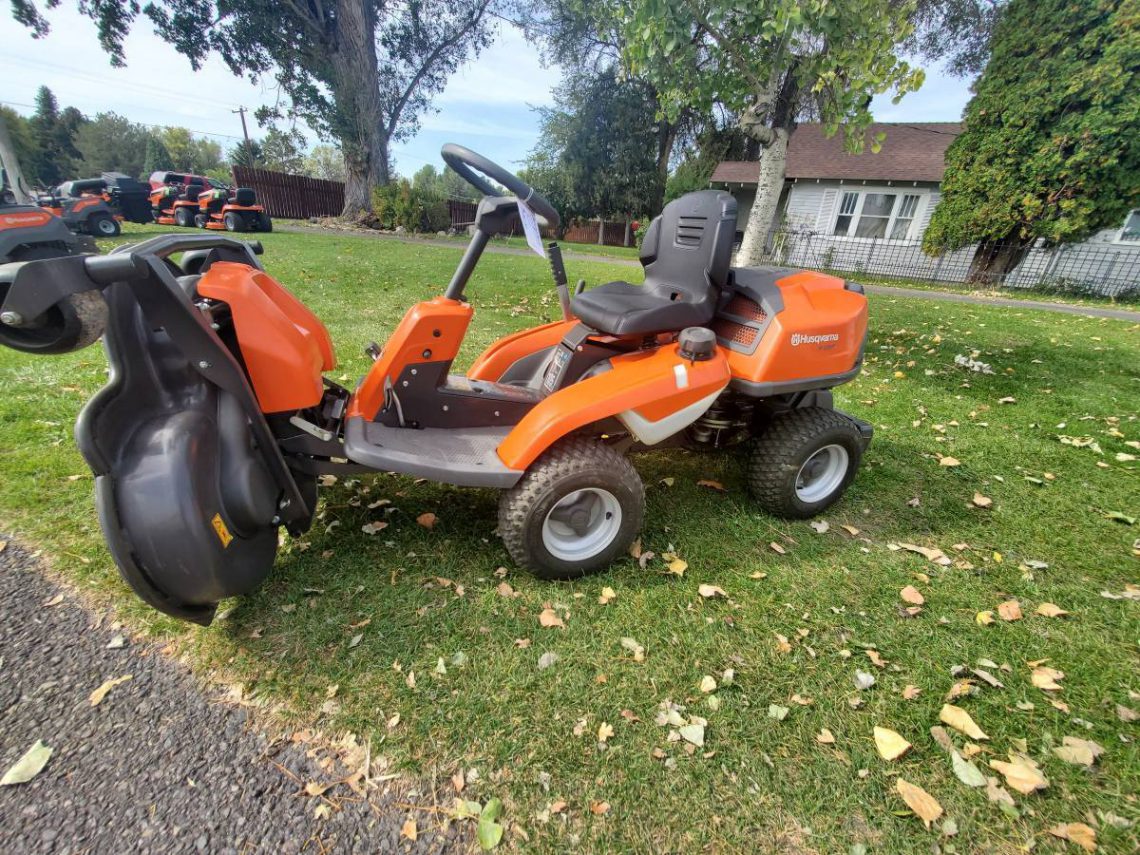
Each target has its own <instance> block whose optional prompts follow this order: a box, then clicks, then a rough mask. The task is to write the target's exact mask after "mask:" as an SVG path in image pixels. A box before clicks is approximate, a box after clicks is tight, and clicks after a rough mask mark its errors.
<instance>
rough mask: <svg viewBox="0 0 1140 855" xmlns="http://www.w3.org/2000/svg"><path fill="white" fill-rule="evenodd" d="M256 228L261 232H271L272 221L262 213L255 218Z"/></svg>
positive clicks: (267, 215)
mask: <svg viewBox="0 0 1140 855" xmlns="http://www.w3.org/2000/svg"><path fill="white" fill-rule="evenodd" d="M257 227H258V228H259V229H260V230H261V231H263V232H271V231H273V220H271V219H270V218H269V214H267V213H265V212H264V211H262V212H261V213H260V214H258V216H257Z"/></svg>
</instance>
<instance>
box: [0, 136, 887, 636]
mask: <svg viewBox="0 0 1140 855" xmlns="http://www.w3.org/2000/svg"><path fill="white" fill-rule="evenodd" d="M443 157H444V160H445V161H446V162H447V163H448V164H449V165H450V166H451V167H452V168H453V169H455V170H456V171H457V172H458V173H459V174H460V175H462V176H463V177H464V178H465V179H466V180H467V181H468V182H470V183H471V184H472V185H473V186H474V187H476V188H477V189H478V190H479V191H480V192H481V193H483V194H484V198H483V199H482V201H480V203H479V206H478V211H477V215H476V228H475V233H474V235H473V236H472V238H471V242H470V244H469V245H468V247H467V250H466V252H465V253H464V255H463V258H462V260H461V261H460V263H459V265H458V267H457V268H456V270H455V273H454V275H453V276H452V278H451V281H450V283H449V284H448V286H447V289H446V291H445V292H444V293H443V294H442V295H441V296H439V297H436V298H434V299H431V300H426V301H424V302H421V303H418V304H416V305H414V306H412V307H411V309H409V311H408V312H407V314H406V315H405V316H404V318H403V320H402V321H401V322H400V324H399V325H398V326H397V327H396V329H395V331H394V332H393V333H392V336H391V338H390V339H389V340H388V342H387V344H386V345H385V346H384V347H383V348H382V349H381V348H379V347H377V346H376V345H372V346H370V347H369V348H368V352H369V353H370V355H371V356H372V358H373V363H372V367H371V369H370V370H369V372H368V373H367V375H366V376H365V377H364V378H363V379H362V380H361V382H360V383H359V385H358V386H357V387H356V389H355V390H354V391H350V390H348V389H345V388H342V387H341V386H338V385H337V384H336V383H334V382H332V381H331V380H329V379H327V378H326V377H324V376H323V373H324V372H327V371H330V370H331V369H333V368H334V366H335V364H336V360H335V356H334V354H333V347H332V342H331V341H330V339H329V335H328V333H327V332H326V330H325V328H324V326H323V325H322V324H321V322H320V321H319V320H318V319H317V318H316V317H315V316H314V315H313V314H312V312H310V311H309V310H308V309H307V308H306V307H305V306H304V305H302V304H301V302H300V301H298V300H297V299H296V298H295V297H293V296H292V295H291V294H290V293H289V292H288V291H286V290H285V289H284V288H283V287H282V286H281V285H279V284H278V283H277V282H276V281H274V280H273V279H272V278H271V277H270V276H269V275H268V274H267V273H265V271H264V270H263V269H262V267H261V265H260V264H259V262H258V259H257V257H256V253H258V252H259V251H260V246H259V245H257V244H246V243H242V242H240V241H237V240H234V239H233V238H229V237H226V236H223V235H166V236H162V237H156V238H152V239H150V240H147V241H144V242H142V243H139V244H136V245H133V246H121V247H117V248H116V249H115V250H114V251H113V252H112V253H111V254H110V255H107V256H102V257H68V258H58V259H48V260H44V261H35V262H31V263H28V264H24V265H18V266H17V265H8V266H5V267H0V282H2V283H4V284H2V285H0V288H3V289H5V290H6V293H5V296H4V301H3V305H2V306H0V309H2V312H3V314H2V315H0V318H2V319H3V323H0V341H2V342H3V343H4V344H7V345H9V346H12V347H16V348H19V349H22V350H31V349H33V348H30V347H26V346H25V342H24V341H23V340H22V339H21V338H20V336H21V335H22V334H23V332H24V330H25V329H26V328H27V326H28V324H29V323H31V324H34V323H36V322H37V321H38V319H39V318H41V317H43V316H44V315H45V313H48V312H50V311H52V309H53V307H54V306H57V305H59V304H60V302H61V301H64V302H66V301H68V300H74V299H77V298H81V297H82V298H90V299H97V300H98V301H99V303H103V301H104V300H105V302H106V309H107V314H106V351H107V356H108V360H109V362H110V366H111V373H110V380H109V382H108V383H107V385H106V386H105V387H104V388H103V389H102V390H101V391H100V392H98V393H97V394H96V395H95V396H94V397H93V398H92V399H91V400H90V401H89V402H88V403H87V405H86V406H85V407H84V409H83V411H82V413H81V414H80V416H79V420H78V422H77V424H76V429H75V436H76V440H77V442H78V444H79V447H80V450H81V451H82V453H83V455H84V457H85V458H86V460H87V462H88V464H89V465H90V467H91V469H92V470H93V472H94V473H95V490H96V500H97V506H98V509H99V519H100V523H101V525H102V528H103V532H104V535H105V537H106V539H107V543H108V545H109V547H110V551H111V553H112V555H113V556H114V558H115V561H116V563H117V564H118V566H119V569H120V571H121V572H122V575H123V577H124V578H125V579H126V580H127V582H128V583H129V584H130V585H131V586H132V587H133V588H134V590H135V591H136V592H137V593H138V594H139V596H141V597H142V598H143V599H144V600H146V601H147V602H148V603H150V604H151V605H152V606H154V607H155V608H158V609H160V610H162V611H164V612H166V613H168V614H171V615H175V616H177V617H180V618H183V619H187V620H192V621H197V622H199V623H202V624H207V623H209V622H210V621H211V620H212V618H213V615H214V609H215V606H216V604H217V603H218V601H219V600H221V599H222V598H224V597H229V596H233V595H237V594H242V593H245V592H248V591H250V590H252V589H253V588H254V587H255V586H257V585H258V584H259V583H260V582H261V581H262V580H263V579H264V578H265V576H266V574H267V573H269V571H270V570H271V569H272V566H273V562H274V556H275V553H276V550H277V543H278V528H279V527H280V526H284V527H285V528H286V529H287V530H288V531H289V532H290V533H292V534H294V535H296V534H299V533H301V532H303V531H304V530H306V529H307V528H308V526H309V525H310V523H311V522H312V519H313V515H314V512H315V508H316V503H317V476H318V475H320V474H322V473H341V474H343V473H346V472H360V471H368V470H372V471H376V472H397V473H405V474H409V475H414V476H418V477H423V478H428V479H433V480H436V481H439V482H444V483H450V484H458V485H463V486H471V487H488V488H496V489H499V490H501V491H502V493H501V496H500V503H499V530H500V533H501V535H502V538H503V541H504V544H505V545H506V548H507V551H508V552H509V553H510V555H511V557H512V559H513V560H514V561H515V562H516V563H518V564H520V565H523V566H526V567H528V568H530V569H531V570H532V571H534V572H535V573H536V574H537V575H538V576H540V577H542V578H545V579H568V578H574V577H578V576H582V575H584V574H586V573H589V572H592V571H595V570H599V569H601V568H603V567H605V566H607V565H608V564H610V563H611V562H612V561H613V560H614V559H615V558H617V557H618V556H620V555H622V554H624V553H625V551H626V550H627V548H628V547H629V545H630V544H631V543H632V541H633V540H634V538H635V537H636V536H637V534H638V531H639V529H640V528H641V523H642V517H643V514H644V510H645V498H644V491H643V488H642V483H641V479H640V478H639V477H638V474H637V471H636V470H635V469H634V467H633V465H632V464H631V463H630V461H629V459H628V456H627V455H628V454H629V453H631V452H636V451H642V450H646V449H650V448H662V447H669V446H675V447H687V448H703V449H709V450H713V449H722V448H729V447H732V446H736V445H738V444H743V443H745V442H747V443H748V445H747V448H748V452H747V456H748V464H747V465H748V483H749V486H750V488H751V491H752V493H753V495H754V496H755V498H756V500H757V501H758V503H759V504H760V506H761V507H762V508H764V509H766V510H768V511H770V512H772V513H775V514H779V515H782V516H786V517H795V518H803V517H808V516H811V515H813V514H816V513H819V512H820V511H822V510H823V509H824V508H826V507H828V506H829V505H831V504H832V503H833V502H835V501H837V500H838V499H839V497H840V496H841V495H842V494H843V492H844V490H845V489H846V487H847V485H848V484H849V483H850V482H851V480H852V478H853V477H854V476H855V473H856V470H857V468H858V465H859V462H860V459H861V457H862V454H863V451H864V449H865V448H866V446H867V444H868V442H869V441H870V438H871V427H870V425H867V424H865V423H863V422H861V421H858V420H856V419H853V418H851V417H850V416H847V415H844V414H842V413H840V412H839V411H837V410H835V409H834V407H833V403H832V394H831V392H830V389H831V388H832V387H834V386H837V385H839V384H841V383H845V382H847V381H848V380H851V379H852V378H853V377H854V376H855V375H856V374H857V373H858V371H859V369H860V364H861V361H862V354H863V344H864V340H865V337H866V331H867V301H866V298H865V296H864V295H863V293H862V289H861V288H860V287H859V286H858V285H854V284H851V283H845V282H844V281H843V280H841V279H838V278H836V277H833V276H827V275H824V274H820V273H809V272H797V271H792V270H782V269H776V268H748V269H733V268H732V267H731V266H730V255H731V250H732V239H733V230H734V228H735V224H736V202H735V201H734V200H733V198H732V197H731V196H730V195H728V194H727V193H722V192H718V191H714V190H706V191H701V192H698V193H690V194H688V195H687V196H684V197H682V198H680V199H677V200H675V201H673V202H670V203H669V204H668V205H667V206H666V207H665V210H664V211H663V212H662V214H661V215H660V216H659V217H657V218H656V219H655V220H654V221H653V222H652V224H651V225H650V227H649V230H648V232H647V234H646V236H645V240H644V244H643V248H642V251H641V262H642V264H643V265H644V269H645V282H644V284H642V285H632V284H629V283H627V282H610V283H608V284H605V285H600V286H598V287H595V288H593V289H590V290H588V291H582V289H581V287H579V289H578V290H577V293H575V294H573V295H572V294H571V292H570V289H569V287H568V284H567V279H566V273H565V270H564V268H563V265H562V257H561V253H560V250H559V249H558V246H557V244H553V243H552V244H550V245H549V256H550V261H551V268H552V271H553V274H554V284H555V287H556V288H557V291H558V295H559V299H560V303H561V306H562V313H563V318H562V320H559V321H555V322H553V323H548V324H544V325H542V326H538V327H535V328H533V329H529V330H524V331H522V332H518V333H515V334H513V335H509V336H507V337H505V338H503V339H501V340H499V341H497V342H496V343H494V344H492V345H491V346H490V347H489V348H487V350H486V351H485V352H484V353H483V354H482V355H481V356H479V357H478V358H477V359H476V360H475V362H474V364H473V365H472V366H471V368H470V369H469V370H468V371H467V373H466V375H459V374H452V373H451V368H452V363H453V360H454V359H455V357H456V354H457V352H458V351H459V347H460V344H461V342H462V339H463V336H464V334H465V332H466V330H467V327H468V325H469V323H470V321H471V318H472V314H473V310H472V307H471V305H470V304H469V303H468V302H467V301H466V299H465V298H464V288H465V286H466V285H467V282H468V280H469V278H470V276H471V274H472V271H473V270H474V269H475V266H476V264H477V262H478V261H479V258H480V256H481V254H482V252H483V250H484V248H485V247H486V246H487V243H488V241H489V240H490V238H491V237H492V236H493V235H496V234H503V233H506V232H508V231H510V230H511V229H512V228H516V227H517V225H516V224H517V223H518V221H519V219H520V214H521V215H522V219H523V220H524V223H526V222H527V221H528V220H530V217H531V216H533V214H537V215H538V216H539V217H541V218H542V219H544V220H545V221H546V222H547V223H548V224H549V225H551V226H554V225H556V224H557V223H558V219H559V218H558V214H557V213H556V212H555V210H554V209H553V208H552V207H551V206H550V203H549V202H547V201H546V200H545V199H544V198H542V197H541V196H540V195H538V194H537V193H536V192H535V191H534V190H533V188H531V187H529V186H528V185H527V184H525V183H524V182H523V181H522V180H520V179H519V178H518V177H516V176H515V175H512V174H511V173H509V172H507V171H506V170H505V169H503V168H502V167H500V166H497V165H496V164H494V163H492V162H491V161H489V160H487V159H486V158H483V157H481V156H480V155H478V154H475V153H474V152H471V151H469V150H468V149H465V148H462V147H459V146H455V145H447V146H444V149H443ZM484 176H486V177H484ZM488 178H489V179H493V180H494V181H496V182H498V183H499V184H500V185H502V186H503V187H505V188H506V189H507V191H509V192H511V193H514V194H515V196H503V195H499V193H498V192H497V191H496V190H495V189H494V188H492V186H491V184H490V183H489V182H488V181H487V179H488ZM516 197H517V198H516ZM520 200H525V202H524V201H520ZM532 211H533V214H532V213H531V212H532ZM81 321H82V323H83V324H84V327H85V334H84V335H83V336H81V337H80V338H79V339H77V340H76V341H75V345H76V346H78V344H79V343H82V342H86V341H90V340H91V339H92V337H93V336H94V335H96V334H98V332H99V331H101V329H99V328H97V325H98V324H99V323H100V322H101V319H100V318H99V317H98V316H96V315H94V314H91V315H88V316H84V317H83V318H81ZM89 324H90V325H91V328H90V329H87V325H89ZM65 343H66V342H65ZM40 349H41V350H47V349H46V348H40Z"/></svg>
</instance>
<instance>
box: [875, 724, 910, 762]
mask: <svg viewBox="0 0 1140 855" xmlns="http://www.w3.org/2000/svg"><path fill="white" fill-rule="evenodd" d="M910 747H911V746H910V743H909V742H907V741H906V740H905V739H903V737H902V735H901V734H900V733H898V732H897V731H894V730H891V729H890V728H889V727H878V726H876V727H875V748H877V749H878V751H879V756H880V757H882V758H883V759H884V760H897V759H898V758H899V757H902V756H903V755H904V754H906V753H907V751H909V750H910Z"/></svg>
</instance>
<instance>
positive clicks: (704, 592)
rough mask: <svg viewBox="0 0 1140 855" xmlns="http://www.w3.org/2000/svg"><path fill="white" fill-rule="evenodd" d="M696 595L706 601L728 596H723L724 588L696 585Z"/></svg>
mask: <svg viewBox="0 0 1140 855" xmlns="http://www.w3.org/2000/svg"><path fill="white" fill-rule="evenodd" d="M697 593H698V594H700V595H701V596H702V597H704V598H705V599H706V600H707V599H710V598H712V597H726V596H728V595H727V594H725V592H724V588H721V587H718V586H717V585H703V584H702V585H698V586H697Z"/></svg>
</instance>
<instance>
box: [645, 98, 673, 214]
mask: <svg viewBox="0 0 1140 855" xmlns="http://www.w3.org/2000/svg"><path fill="white" fill-rule="evenodd" d="M676 141H677V126H676V125H675V124H673V123H672V122H668V121H666V120H665V119H661V121H660V128H659V130H658V132H657V181H658V188H657V193H656V195H655V198H654V209H653V210H652V211H644V212H643V213H647V214H649V216H650V217H655V216H657V215H658V214H660V213H661V209H662V208H663V207H665V186H666V184H667V183H668V182H669V161H670V160H671V159H672V157H673V145H674V143H675V142H676Z"/></svg>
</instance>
